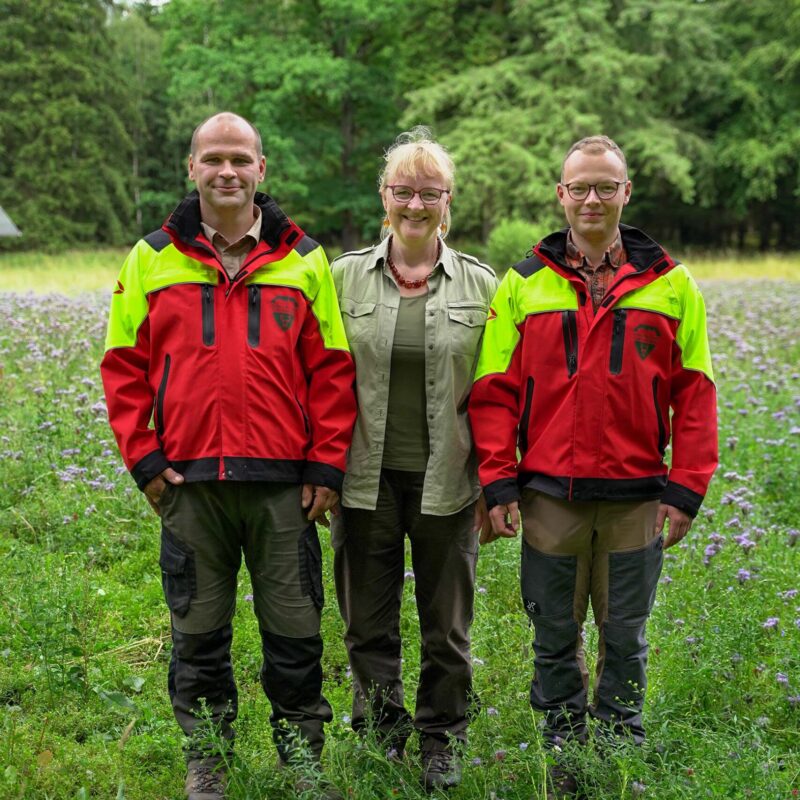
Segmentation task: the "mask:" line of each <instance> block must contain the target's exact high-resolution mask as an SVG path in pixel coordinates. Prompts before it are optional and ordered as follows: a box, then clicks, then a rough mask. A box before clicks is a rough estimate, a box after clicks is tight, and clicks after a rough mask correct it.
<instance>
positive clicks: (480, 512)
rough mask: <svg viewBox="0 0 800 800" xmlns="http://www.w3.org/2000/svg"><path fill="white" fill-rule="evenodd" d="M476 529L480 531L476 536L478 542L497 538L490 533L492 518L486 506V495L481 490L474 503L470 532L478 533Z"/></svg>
mask: <svg viewBox="0 0 800 800" xmlns="http://www.w3.org/2000/svg"><path fill="white" fill-rule="evenodd" d="M478 531H480V536H479V538H478V541H479V542H480V544H488V543H489V542H493V541H494V540H495V539H496V538H497V537H496V536H492V535H491V534H492V520H491V519H490V518H489V510H488V509H487V508H486V497H485V496H484V494H483V492H481V493H480V495H479V496H478V499H477V501H476V503H475V521H474V522H473V525H472V532H473V533H478Z"/></svg>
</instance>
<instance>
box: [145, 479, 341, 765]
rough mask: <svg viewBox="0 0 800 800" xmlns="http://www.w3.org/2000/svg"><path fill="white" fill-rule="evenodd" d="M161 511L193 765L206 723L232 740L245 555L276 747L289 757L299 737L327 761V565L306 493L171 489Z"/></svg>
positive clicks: (222, 484)
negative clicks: (323, 618)
mask: <svg viewBox="0 0 800 800" xmlns="http://www.w3.org/2000/svg"><path fill="white" fill-rule="evenodd" d="M160 507H161V523H162V531H161V559H160V564H161V570H162V578H163V584H164V595H165V597H166V600H167V605H168V606H169V608H170V612H171V618H172V635H173V649H172V659H171V662H170V668H169V692H170V698H171V700H172V707H173V710H174V713H175V717H176V719H177V721H178V723H179V724H180V726H181V728H182V729H183V731H184V732H185V733H186V735H187V736H188V737H189V742H190V744H189V747H188V750H187V752H188V754H189V756H190V757H194V756H196V755H198V754H200V753H202V751H203V747H204V745H203V740H204V738H205V737H207V731H206V723H210V724H211V726H212V727H214V728H216V730H217V731H218V732H219V733H220V734H221V735H222V736H223V737H224V738H226V739H229V740H232V738H233V728H232V724H233V721H234V720H235V718H236V714H237V692H236V684H235V681H234V677H233V668H232V665H231V657H230V645H231V639H232V626H231V621H232V619H233V614H234V611H235V608H236V589H237V575H238V572H239V568H240V566H241V561H242V555H244V559H245V563H246V564H247V568H248V570H249V572H250V577H251V580H252V584H253V603H254V608H255V613H256V617H257V618H258V622H259V626H260V630H261V639H262V645H263V656H264V661H263V666H262V670H261V682H262V685H263V687H264V691H265V692H266V694H267V697H268V698H269V700H270V702H271V704H272V715H271V717H270V722H271V723H272V726H273V736H274V739H275V743H276V746H277V747H278V751H279V753H280V754H281V756H282V757H283V758H284V760H288V759H289V758H290V757H291V755H292V753H293V752H295V751H296V747H295V744H296V742H297V741H298V739H297V736H298V735H299V737H302V738H303V739H305V740H306V742H307V744H308V746H309V747H310V748H311V750H312V752H313V753H314V754H315V755H317V756H318V755H319V753H320V752H321V750H322V745H323V742H324V734H323V723H324V722H328V721H330V719H331V718H332V714H331V709H330V706H329V705H328V702H327V701H326V700H325V698H324V697H323V696H322V668H321V666H320V659H321V657H322V639H321V637H320V635H319V625H320V612H321V609H322V604H323V593H322V556H321V551H320V544H319V539H318V537H317V531H316V526H315V525H314V524H313V523H309V522H308V520H307V519H306V514H305V512H304V511H303V509H302V508H301V505H300V486H296V485H291V484H280V483H267V482H255V481H254V482H234V481H231V482H227V481H205V482H198V483H187V484H183V485H182V486H177V487H176V486H171V485H169V486H168V488H167V490H166V491H165V493H164V495H162V498H161V502H160ZM204 706H205V710H204V709H203V707H204Z"/></svg>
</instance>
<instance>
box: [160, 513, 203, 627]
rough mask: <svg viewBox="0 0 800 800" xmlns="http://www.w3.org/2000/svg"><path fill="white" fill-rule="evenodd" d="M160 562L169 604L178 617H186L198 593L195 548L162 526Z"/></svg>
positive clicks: (165, 595)
mask: <svg viewBox="0 0 800 800" xmlns="http://www.w3.org/2000/svg"><path fill="white" fill-rule="evenodd" d="M158 563H159V566H160V567H161V583H162V586H163V587H164V597H165V599H166V601H167V606H168V607H169V610H170V611H171V612H172V613H173V614H175V616H176V617H185V616H186V614H187V613H188V612H189V605H190V604H191V601H192V598H193V597H195V596H196V595H197V584H196V577H195V564H194V550H192V549H191V548H190V547H188V546H187V545H185V544H184V543H183V542H181V541H180V539H177V538H176V537H175V536H173V535H172V534H171V533H170V532H169V531H168V530H167V529H166V528H165V527H163V526H162V528H161V557H160V558H159V561H158Z"/></svg>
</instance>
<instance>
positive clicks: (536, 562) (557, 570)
mask: <svg viewBox="0 0 800 800" xmlns="http://www.w3.org/2000/svg"><path fill="white" fill-rule="evenodd" d="M577 571H578V559H577V557H576V556H556V555H548V554H546V553H542V552H540V551H539V550H536V549H534V548H533V547H531V546H530V545H529V544H528V543H527V542H526V541H525V540H524V539H523V540H522V565H521V568H520V585H521V587H522V602H523V604H524V606H525V612H526V613H527V615H528V616H529V617H530V619H531V621H532V622H540V621H541V622H547V621H549V620H552V621H554V622H555V621H558V620H562V621H563V620H565V619H569V620H571V619H572V606H573V603H574V599H575V576H576V574H577Z"/></svg>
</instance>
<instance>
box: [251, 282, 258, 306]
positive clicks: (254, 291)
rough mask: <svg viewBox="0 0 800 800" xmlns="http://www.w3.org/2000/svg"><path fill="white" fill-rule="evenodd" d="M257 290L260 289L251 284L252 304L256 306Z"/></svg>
mask: <svg viewBox="0 0 800 800" xmlns="http://www.w3.org/2000/svg"><path fill="white" fill-rule="evenodd" d="M257 291H258V290H257V289H256V287H255V286H251V287H250V305H251V306H255V304H256V292H257Z"/></svg>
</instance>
